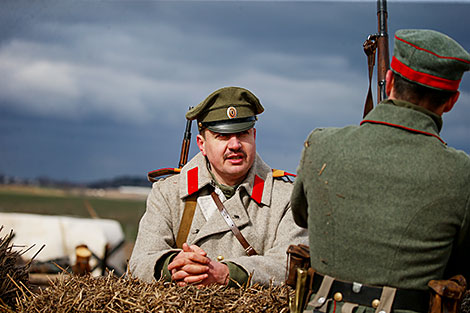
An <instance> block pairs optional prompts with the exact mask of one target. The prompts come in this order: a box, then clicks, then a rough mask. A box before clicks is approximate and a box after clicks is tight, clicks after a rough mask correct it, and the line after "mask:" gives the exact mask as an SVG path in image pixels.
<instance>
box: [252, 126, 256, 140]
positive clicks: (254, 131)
mask: <svg viewBox="0 0 470 313" xmlns="http://www.w3.org/2000/svg"><path fill="white" fill-rule="evenodd" d="M253 137H255V140H256V128H254V127H253Z"/></svg>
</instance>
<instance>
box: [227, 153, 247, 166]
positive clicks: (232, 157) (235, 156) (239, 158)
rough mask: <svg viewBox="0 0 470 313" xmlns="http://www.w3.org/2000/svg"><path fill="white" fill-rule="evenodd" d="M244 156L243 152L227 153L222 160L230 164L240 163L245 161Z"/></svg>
mask: <svg viewBox="0 0 470 313" xmlns="http://www.w3.org/2000/svg"><path fill="white" fill-rule="evenodd" d="M245 156H246V154H245V153H244V152H239V153H229V154H226V155H225V156H224V160H226V161H229V162H230V163H232V164H239V163H242V162H243V160H244V159H245Z"/></svg>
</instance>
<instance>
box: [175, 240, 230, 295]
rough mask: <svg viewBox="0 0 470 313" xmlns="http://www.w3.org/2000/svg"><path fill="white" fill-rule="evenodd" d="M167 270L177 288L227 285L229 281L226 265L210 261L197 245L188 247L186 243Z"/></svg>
mask: <svg viewBox="0 0 470 313" xmlns="http://www.w3.org/2000/svg"><path fill="white" fill-rule="evenodd" d="M168 270H169V271H170V273H171V279H172V280H173V281H176V282H177V284H178V285H179V286H186V285H187V284H192V285H196V286H198V287H202V286H207V285H211V284H219V285H227V284H228V281H229V270H228V266H227V265H225V264H223V263H220V262H217V261H214V260H212V259H210V258H209V257H207V253H206V252H205V251H204V250H203V249H201V248H200V247H198V246H197V245H191V246H189V245H188V244H187V243H184V244H183V250H182V251H181V252H180V253H178V254H177V255H176V256H175V257H174V259H173V261H172V262H171V263H170V264H169V265H168Z"/></svg>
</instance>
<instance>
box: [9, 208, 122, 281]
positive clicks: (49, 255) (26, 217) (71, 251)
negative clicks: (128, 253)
mask: <svg viewBox="0 0 470 313" xmlns="http://www.w3.org/2000/svg"><path fill="white" fill-rule="evenodd" d="M2 225H3V230H2V231H1V232H0V237H4V236H5V235H6V234H8V233H10V231H11V230H12V229H13V233H14V234H15V237H14V238H13V243H14V245H15V246H18V247H17V248H15V249H16V250H23V251H24V250H26V248H28V247H31V246H33V245H35V247H34V248H33V249H31V250H30V251H28V252H27V253H26V254H25V255H24V258H25V259H27V260H28V259H30V258H31V257H32V256H33V255H34V254H35V253H36V252H37V251H38V250H39V248H40V247H42V246H43V245H45V247H44V249H43V250H42V251H41V252H40V253H39V254H38V255H37V256H36V258H35V260H37V261H48V260H53V259H57V258H62V257H69V259H70V261H71V263H72V264H74V263H75V247H76V246H78V245H81V244H85V245H87V246H88V248H89V249H90V250H91V251H92V252H93V253H95V254H96V255H97V256H98V257H99V258H100V259H102V258H103V256H104V253H105V247H106V244H109V245H110V247H111V248H112V247H115V246H116V245H118V244H119V243H120V242H121V241H122V240H124V233H123V231H122V228H121V225H120V224H119V222H117V221H115V220H110V219H90V218H77V217H68V216H54V215H39V214H22V213H0V226H2ZM107 263H108V264H109V265H111V266H112V267H114V268H116V269H117V270H118V271H120V272H121V273H122V272H124V271H125V263H126V260H125V255H124V252H123V251H122V249H120V251H116V252H115V253H114V254H112V255H111V256H110V257H109V259H108V261H107ZM95 264H97V261H96V259H95V258H92V259H91V262H90V265H91V266H92V267H93V266H94V265H95ZM95 273H99V271H98V272H95Z"/></svg>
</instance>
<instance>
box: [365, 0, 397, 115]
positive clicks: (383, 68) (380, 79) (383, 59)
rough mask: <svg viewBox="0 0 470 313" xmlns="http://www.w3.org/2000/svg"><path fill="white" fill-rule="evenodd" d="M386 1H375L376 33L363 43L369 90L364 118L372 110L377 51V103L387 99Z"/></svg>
mask: <svg viewBox="0 0 470 313" xmlns="http://www.w3.org/2000/svg"><path fill="white" fill-rule="evenodd" d="M387 17H388V12H387V0H377V20H378V33H377V34H373V35H369V37H368V38H367V40H366V41H365V42H364V44H363V47H364V52H365V54H366V55H367V64H368V68H369V90H368V92H367V98H366V102H365V104H364V115H363V116H366V115H367V113H369V112H370V111H371V110H372V109H373V108H374V104H373V103H374V101H373V98H372V90H371V83H372V75H373V72H374V65H375V53H376V50H377V103H379V102H380V101H382V100H384V99H386V98H387V95H386V92H385V76H386V74H387V71H388V69H389V68H390V61H389V51H388V29H387Z"/></svg>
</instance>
